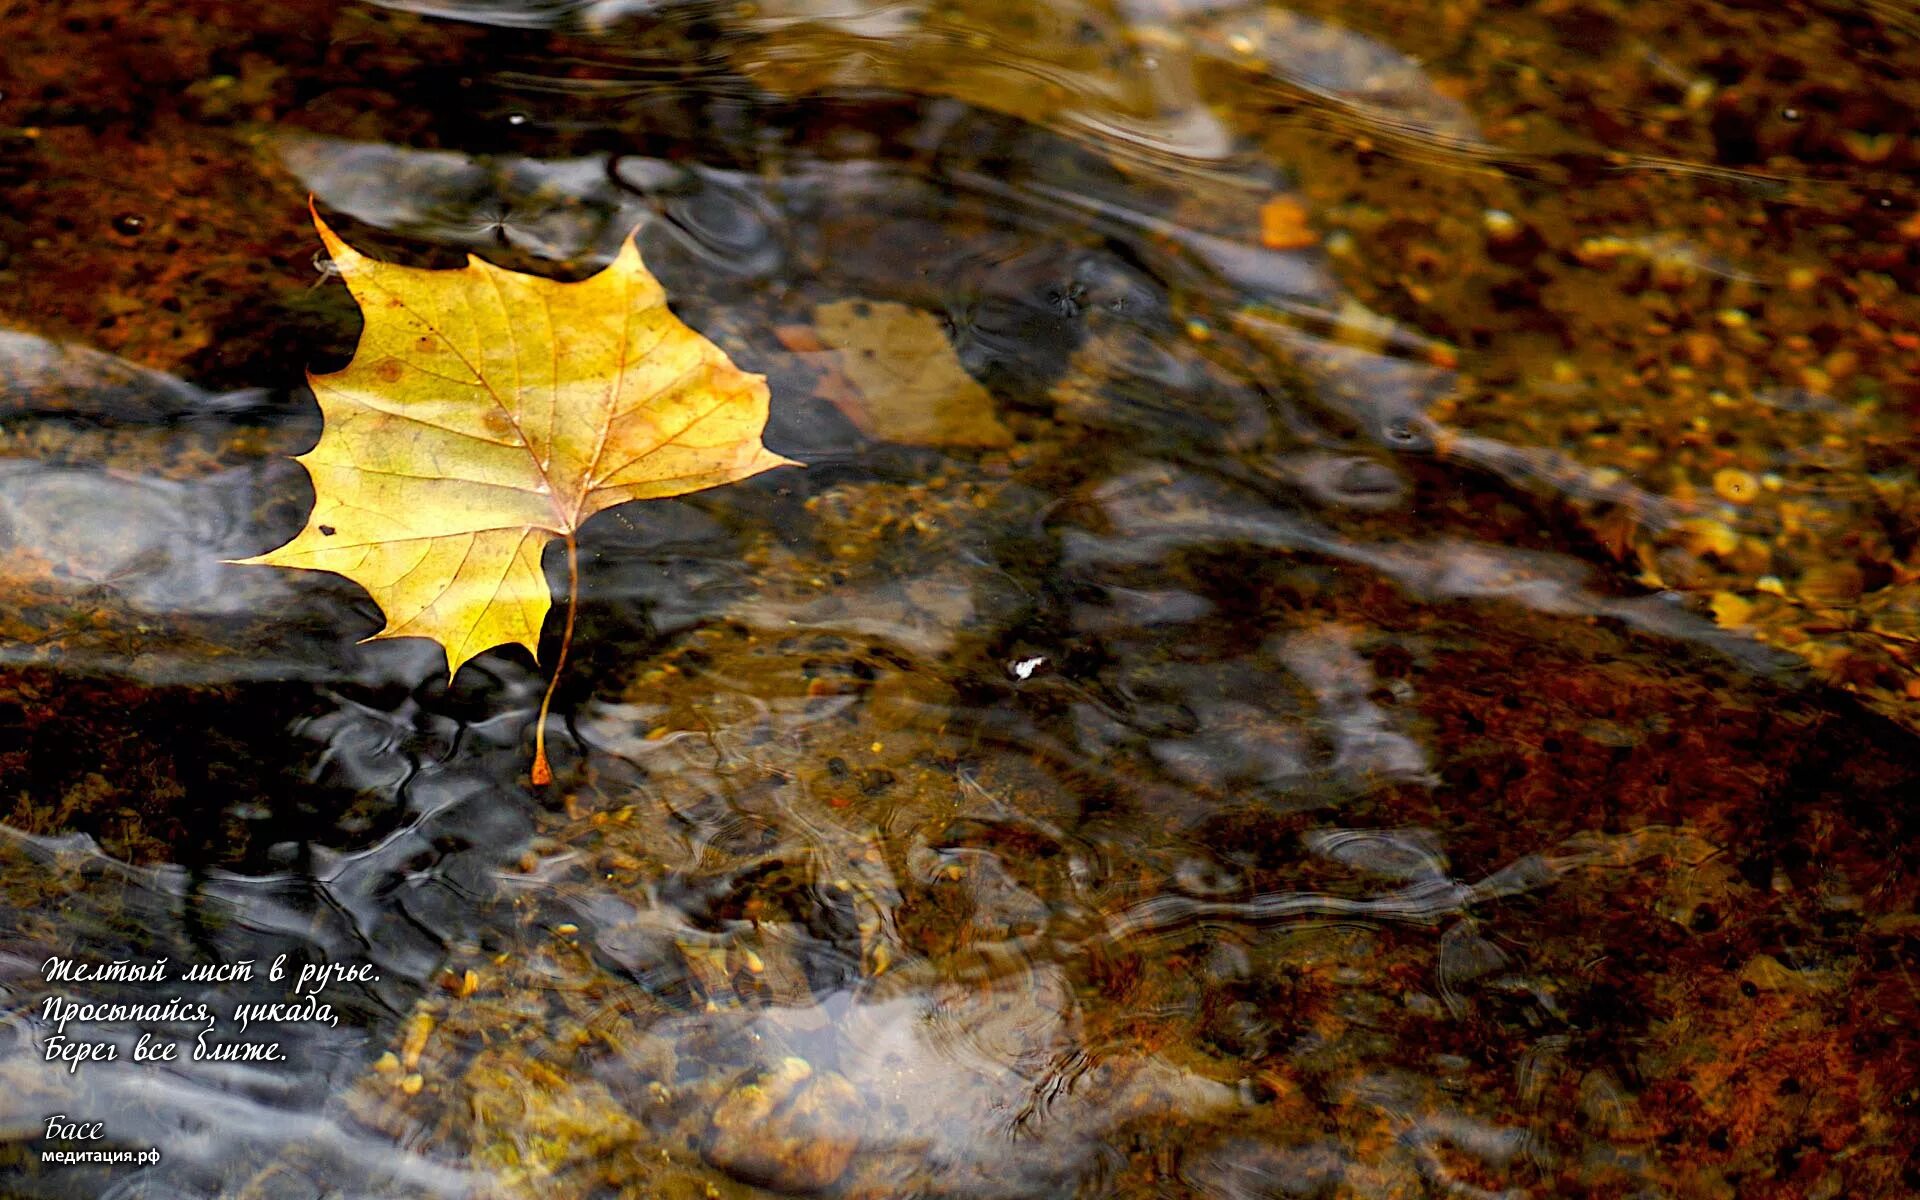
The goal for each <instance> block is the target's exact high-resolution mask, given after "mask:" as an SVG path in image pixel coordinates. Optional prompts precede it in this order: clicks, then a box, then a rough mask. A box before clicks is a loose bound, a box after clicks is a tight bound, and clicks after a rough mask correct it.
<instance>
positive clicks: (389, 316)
mask: <svg viewBox="0 0 1920 1200" xmlns="http://www.w3.org/2000/svg"><path fill="white" fill-rule="evenodd" d="M313 219H314V225H315V226H316V227H317V228H318V229H319V231H320V238H321V240H322V241H323V242H324V243H326V247H327V252H328V253H329V254H330V255H332V256H333V262H334V265H335V266H336V267H337V268H338V269H339V272H340V277H341V278H342V279H343V280H344V281H345V282H346V285H347V287H348V289H349V290H350V291H351V292H352V293H353V298H354V299H355V300H356V301H358V303H359V305H360V309H361V313H362V314H363V316H364V317H365V320H366V327H365V329H364V330H363V331H362V333H361V335H360V344H359V346H358V347H357V348H356V349H355V351H354V356H353V360H352V361H351V362H349V363H348V364H347V365H346V367H344V368H343V369H341V370H340V371H337V372H335V373H333V374H331V375H311V374H310V375H309V376H308V382H309V383H310V384H311V385H312V387H313V394H314V396H315V397H316V398H317V399H318V400H319V401H320V411H321V414H322V416H324V418H325V426H324V427H323V429H322V432H321V434H320V440H319V442H318V443H317V444H316V445H315V446H314V448H313V449H311V450H309V451H307V452H306V453H305V454H302V455H300V456H299V457H298V458H297V459H296V460H295V461H297V462H299V463H301V464H302V465H303V466H305V467H306V469H307V474H308V475H309V476H311V477H312V479H313V490H314V503H313V512H312V513H311V514H310V515H309V516H308V518H307V525H306V528H304V529H302V530H301V531H300V533H299V535H298V536H296V537H295V538H294V539H293V540H292V541H290V542H288V543H287V544H286V545H284V546H281V547H280V548H279V549H277V550H274V551H271V552H269V553H267V554H262V555H260V556H258V557H257V558H249V559H243V560H240V561H241V562H243V563H246V564H257V565H263V566H274V567H295V568H300V569H303V570H312V571H332V572H334V573H335V574H338V575H344V576H346V577H347V578H348V579H351V580H353V581H354V582H355V583H358V584H359V585H360V586H362V587H364V588H366V589H367V592H368V593H369V594H370V595H371V596H372V597H373V599H374V601H375V603H377V604H379V606H380V610H381V612H382V613H384V614H385V615H386V619H387V624H386V627H385V628H384V629H382V630H380V632H378V633H376V634H374V635H373V638H390V637H425V638H432V639H433V640H434V641H436V642H439V643H440V645H441V646H443V647H445V649H446V652H447V673H448V676H449V677H451V676H452V675H453V674H454V673H455V672H457V671H459V669H460V667H461V665H462V664H463V663H465V662H466V661H467V660H468V659H470V658H472V657H473V656H474V655H476V654H479V653H481V652H483V651H485V650H489V649H491V648H493V647H495V646H502V645H519V646H525V647H526V648H527V650H528V652H529V653H532V654H534V655H535V657H536V659H537V657H538V647H539V641H540V629H541V626H542V625H543V624H544V623H545V621H546V617H547V611H548V609H549V608H550V607H551V606H552V597H551V595H550V594H549V591H548V588H547V580H546V575H545V573H544V572H543V571H542V570H541V567H540V556H541V552H542V551H543V550H544V549H545V548H546V546H547V544H548V543H549V542H551V541H552V540H554V539H555V538H560V539H562V540H563V541H564V542H565V544H566V548H567V575H568V581H569V592H568V604H567V623H566V631H565V633H564V634H563V635H562V638H561V645H560V654H559V660H558V662H557V663H556V664H555V667H554V680H555V681H556V682H557V681H558V679H559V672H560V668H561V667H563V666H565V664H566V654H567V648H568V645H569V644H570V642H571V641H572V637H573V612H574V601H575V596H576V595H577V592H578V587H579V565H578V554H577V551H576V547H575V540H574V534H575V532H576V531H577V530H578V529H579V528H580V526H581V525H582V524H583V523H584V522H585V521H586V520H587V518H589V517H591V516H593V515H594V514H595V513H597V512H600V511H602V510H603V509H607V508H611V507H613V506H614V505H616V504H624V503H626V502H627V501H629V500H648V499H655V498H659V497H663V496H678V495H682V494H684V493H687V492H694V491H699V490H701V489H703V488H710V487H717V486H719V485H720V484H723V483H732V482H734V481H736V480H741V479H745V478H747V477H748V476H751V475H757V474H759V473H760V472H762V471H766V470H770V469H772V468H774V467H780V466H788V465H793V466H798V465H799V464H797V463H794V462H793V460H791V459H787V458H783V457H781V456H780V455H778V454H774V453H772V452H771V451H769V450H768V449H767V448H766V447H765V446H764V445H763V444H762V443H761V440H760V437H761V434H762V432H763V431H764V430H765V428H766V424H767V399H768V393H767V383H766V379H765V378H764V377H763V376H760V375H749V374H747V373H746V372H744V371H742V370H740V369H739V368H738V367H736V366H734V365H733V363H732V362H731V361H730V360H729V359H728V358H727V356H726V354H725V352H724V351H722V350H721V349H720V348H719V347H718V346H716V345H714V344H713V343H712V342H710V341H708V340H707V339H706V338H704V337H702V336H700V334H698V333H696V332H695V331H694V330H692V329H690V328H688V327H687V326H686V325H684V324H683V323H681V321H680V319H679V318H678V317H675V316H674V315H673V313H671V312H670V311H668V309H667V304H666V293H665V291H664V290H663V289H662V288H661V286H660V283H659V281H658V280H656V279H655V278H654V277H653V275H652V274H651V273H650V272H649V271H648V270H647V268H646V266H645V264H643V263H642V262H641V260H640V251H639V249H638V247H637V246H635V244H634V241H633V239H632V238H629V239H628V240H627V242H626V244H625V245H624V246H623V247H621V250H620V254H619V256H618V257H617V258H615V259H614V261H613V262H612V264H611V265H609V266H608V267H607V268H606V269H605V270H603V271H601V272H600V273H599V274H597V275H594V276H593V277H592V278H589V279H583V280H581V281H580V282H578V283H560V282H556V281H554V280H551V279H543V278H541V277H539V276H537V275H522V274H520V273H518V272H515V271H508V270H505V269H504V268H501V267H496V266H493V265H492V264H490V263H486V262H482V261H481V260H480V259H478V258H474V257H471V256H469V257H468V259H467V265H466V266H465V267H464V268H462V269H460V270H454V271H426V270H419V269H416V268H412V267H402V266H397V265H395V264H393V263H384V262H379V261H377V260H375V259H371V258H368V257H366V256H365V255H363V254H361V253H359V252H358V251H356V250H354V249H353V248H352V247H351V246H348V245H347V244H346V243H345V242H343V241H341V240H340V238H339V237H337V236H336V235H335V234H334V232H333V231H332V230H331V229H329V228H327V225H326V222H324V221H322V220H321V219H320V215H319V213H318V212H316V213H315V214H314V218H313ZM373 638H369V639H368V640H369V641H371V640H373ZM552 699H553V685H552V684H549V685H548V688H547V694H546V698H545V699H544V700H543V701H542V702H541V706H540V718H539V725H538V728H537V733H536V746H537V749H536V752H535V757H534V767H533V778H534V782H535V783H546V782H548V781H549V780H550V779H551V772H550V771H549V769H548V766H547V758H546V714H547V706H548V705H549V704H550V703H551V702H552Z"/></svg>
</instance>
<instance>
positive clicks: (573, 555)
mask: <svg viewBox="0 0 1920 1200" xmlns="http://www.w3.org/2000/svg"><path fill="white" fill-rule="evenodd" d="M566 538H567V626H566V628H565V629H564V630H562V631H561V634H560V656H559V657H558V658H556V659H554V660H553V678H552V679H550V680H548V681H547V694H546V695H545V696H542V697H541V698H540V716H539V717H538V718H536V719H535V722H534V727H533V786H535V787H545V786H547V785H548V784H549V783H552V782H553V768H552V767H551V766H548V765H547V709H549V708H551V707H552V706H553V693H554V691H555V690H556V689H558V688H559V686H560V672H562V671H564V670H566V669H567V651H568V650H570V649H572V647H573V615H574V612H575V610H576V609H578V608H579V607H580V548H579V546H578V545H577V544H576V543H575V542H574V540H573V535H572V534H571V533H569V534H567V535H566Z"/></svg>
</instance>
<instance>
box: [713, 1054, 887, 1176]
mask: <svg viewBox="0 0 1920 1200" xmlns="http://www.w3.org/2000/svg"><path fill="white" fill-rule="evenodd" d="M860 1118H861V1104H860V1096H859V1093H857V1092H855V1091H854V1090H853V1085H852V1084H850V1083H848V1082H847V1081H846V1079H845V1078H844V1077H843V1076H841V1075H839V1074H837V1073H835V1072H833V1071H821V1072H815V1071H814V1069H813V1066H812V1065H811V1064H810V1063H808V1062H807V1061H806V1060H805V1059H800V1058H785V1059H782V1060H781V1061H780V1062H779V1063H777V1064H776V1065H775V1066H774V1067H773V1068H772V1069H770V1070H768V1071H765V1072H763V1073H762V1074H760V1075H759V1076H758V1077H757V1078H754V1079H752V1080H751V1081H749V1082H746V1083H743V1084H742V1085H740V1086H739V1087H736V1088H735V1089H734V1090H733V1091H732V1092H730V1093H728V1095H727V1097H726V1099H724V1100H722V1101H721V1102H720V1106H719V1107H718V1108H717V1109H715V1110H714V1113H713V1121H712V1124H711V1125H710V1127H709V1128H708V1132H707V1141H706V1145H705V1147H704V1148H703V1153H704V1154H705V1155H706V1158H707V1161H708V1162H710V1163H712V1164H713V1165H714V1166H716V1167H719V1168H720V1169H721V1170H723V1171H726V1172H728V1173H729V1174H732V1175H736V1176H738V1177H739V1178H741V1179H744V1180H746V1181H747V1182H749V1183H754V1184H758V1185H760V1186H761V1187H768V1188H773V1189H775V1190H777V1191H782V1192H817V1191H819V1190H821V1189H822V1188H825V1187H828V1186H829V1185H831V1184H832V1183H833V1182H834V1181H835V1180H837V1179H839V1178H840V1176H841V1175H843V1174H845V1172H846V1169H847V1166H848V1164H850V1163H851V1162H852V1161H853V1155H854V1152H855V1151H856V1150H858V1149H859V1146H860V1127H861V1124H862V1121H861V1119H860Z"/></svg>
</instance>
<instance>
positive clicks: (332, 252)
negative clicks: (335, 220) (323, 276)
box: [307, 193, 361, 275]
mask: <svg viewBox="0 0 1920 1200" xmlns="http://www.w3.org/2000/svg"><path fill="white" fill-rule="evenodd" d="M307 211H308V212H309V213H311V214H312V215H313V227H314V229H315V230H316V231H317V232H318V233H319V234H320V243H321V244H322V245H324V246H325V247H326V248H327V257H328V258H331V259H332V260H333V265H334V266H336V267H338V268H340V273H341V274H342V275H344V274H346V273H347V272H348V271H349V270H351V269H352V268H353V266H354V265H355V264H356V263H358V262H359V261H360V258H361V255H360V252H359V251H358V250H355V249H354V248H353V247H352V246H349V245H347V243H346V242H345V241H344V240H343V239H342V238H341V237H340V235H339V234H337V233H335V232H334V231H333V227H332V226H331V225H328V224H327V222H326V218H324V217H322V216H321V215H320V206H319V204H318V203H316V202H315V201H314V198H313V195H312V193H308V195H307Z"/></svg>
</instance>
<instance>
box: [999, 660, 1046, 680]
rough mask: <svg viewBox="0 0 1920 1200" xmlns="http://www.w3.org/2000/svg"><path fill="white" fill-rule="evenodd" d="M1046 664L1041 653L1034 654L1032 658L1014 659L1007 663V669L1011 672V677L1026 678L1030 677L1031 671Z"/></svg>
mask: <svg viewBox="0 0 1920 1200" xmlns="http://www.w3.org/2000/svg"><path fill="white" fill-rule="evenodd" d="M1046 665H1047V660H1046V658H1045V657H1044V656H1042V655H1038V654H1036V655H1034V656H1033V657H1032V658H1017V659H1015V660H1014V661H1012V662H1010V663H1008V664H1007V670H1009V671H1011V672H1013V677H1014V678H1015V679H1020V680H1027V679H1032V678H1033V673H1034V672H1035V671H1038V670H1039V669H1040V668H1041V667H1044V666H1046Z"/></svg>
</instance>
